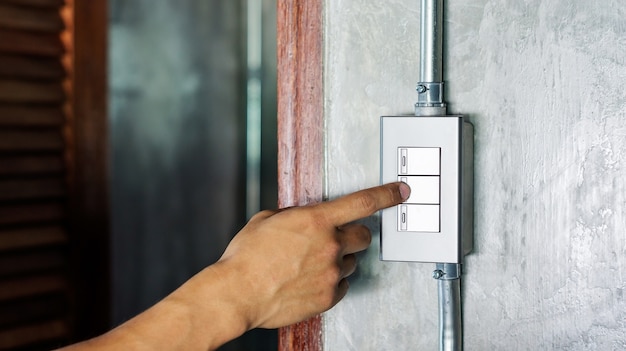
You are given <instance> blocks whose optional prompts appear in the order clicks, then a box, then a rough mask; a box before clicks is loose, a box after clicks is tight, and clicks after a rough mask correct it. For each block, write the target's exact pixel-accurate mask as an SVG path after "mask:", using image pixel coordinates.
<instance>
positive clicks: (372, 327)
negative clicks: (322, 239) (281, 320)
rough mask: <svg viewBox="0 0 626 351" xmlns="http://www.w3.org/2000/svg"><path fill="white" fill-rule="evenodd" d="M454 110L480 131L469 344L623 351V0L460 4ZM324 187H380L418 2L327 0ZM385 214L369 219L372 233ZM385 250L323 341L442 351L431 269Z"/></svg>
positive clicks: (467, 283) (407, 76)
mask: <svg viewBox="0 0 626 351" xmlns="http://www.w3.org/2000/svg"><path fill="white" fill-rule="evenodd" d="M445 16H446V20H445V33H446V41H445V45H444V46H445V52H446V53H445V70H444V76H445V80H446V84H447V89H446V90H447V95H446V96H447V101H448V102H449V107H448V112H449V113H463V114H466V115H468V116H469V117H470V119H471V121H472V122H473V123H474V125H475V130H476V138H475V142H476V155H475V157H476V160H475V169H476V174H475V187H476V188H475V190H476V191H475V192H476V196H475V204H476V219H475V232H476V237H475V251H474V252H473V253H472V254H471V255H470V256H468V257H467V259H466V264H465V267H464V268H465V272H466V274H465V275H464V280H463V303H464V324H465V330H464V333H465V348H466V349H467V350H621V349H625V348H626V302H625V301H624V288H625V286H626V283H625V278H626V277H625V275H626V177H625V175H626V90H625V89H624V82H625V81H626V19H625V18H626V2H623V1H618V0H612V1H602V2H595V1H566V0H558V1H548V0H543V1H541V0H528V1H518V0H491V1H487V0H468V1H461V0H454V1H453V0H450V1H446V12H445ZM325 23H326V28H325V29H326V33H325V38H326V39H325V40H326V44H325V45H326V58H325V67H326V68H325V69H326V72H325V97H326V101H327V106H326V112H325V118H326V124H327V145H326V149H327V165H326V176H325V180H326V188H327V192H328V196H329V197H335V196H338V195H341V194H344V193H347V192H350V191H353V190H356V189H359V188H364V187H368V186H372V185H376V184H377V183H378V177H379V169H378V162H379V155H378V154H379V151H378V148H379V136H378V133H379V116H380V115H397V114H411V113H412V110H413V103H414V102H415V101H416V99H417V97H416V94H415V93H414V90H413V89H414V86H415V83H416V81H417V79H418V64H419V57H418V53H419V1H414V0H389V1H384V2H381V1H374V0H366V1H361V2H359V4H358V6H356V5H355V3H352V2H345V1H331V0H328V1H326V19H325ZM376 221H377V219H376V218H373V219H370V221H369V222H370V224H371V226H372V229H373V232H374V234H375V238H374V242H376V241H377V240H378V238H377V227H378V226H377V223H375V222H376ZM378 249H379V248H378V245H377V244H374V245H372V247H371V248H370V249H369V250H368V252H367V253H366V254H364V255H362V256H361V260H360V268H359V271H358V273H357V275H356V276H355V277H354V279H353V280H352V285H351V287H352V288H351V291H350V292H349V294H348V296H347V297H346V298H345V299H344V301H342V302H341V303H339V305H338V306H337V307H336V308H334V309H333V310H331V311H330V312H328V313H326V314H325V315H324V343H325V349H326V350H359V351H361V350H435V349H437V323H438V321H437V292H436V282H435V281H434V280H433V279H432V278H430V272H431V271H432V270H433V268H434V267H433V265H431V264H419V263H396V262H386V263H382V262H380V261H379V260H378Z"/></svg>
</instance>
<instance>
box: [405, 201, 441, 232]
mask: <svg viewBox="0 0 626 351" xmlns="http://www.w3.org/2000/svg"><path fill="white" fill-rule="evenodd" d="M398 231H401V232H430V233H439V232H440V227H439V205H400V206H398Z"/></svg>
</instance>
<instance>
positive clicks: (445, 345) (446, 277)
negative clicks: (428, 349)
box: [433, 263, 463, 351]
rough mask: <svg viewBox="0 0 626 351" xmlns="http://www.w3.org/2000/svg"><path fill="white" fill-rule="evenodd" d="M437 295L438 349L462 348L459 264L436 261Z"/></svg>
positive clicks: (457, 349) (454, 350) (452, 349)
mask: <svg viewBox="0 0 626 351" xmlns="http://www.w3.org/2000/svg"><path fill="white" fill-rule="evenodd" d="M433 277H434V278H435V279H437V291H438V297H439V350H441V351H461V350H463V324H462V323H463V322H462V321H463V318H462V315H461V265H458V264H450V263H438V264H437V269H436V270H435V271H434V272H433Z"/></svg>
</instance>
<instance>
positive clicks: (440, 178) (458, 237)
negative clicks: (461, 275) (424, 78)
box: [380, 116, 473, 263]
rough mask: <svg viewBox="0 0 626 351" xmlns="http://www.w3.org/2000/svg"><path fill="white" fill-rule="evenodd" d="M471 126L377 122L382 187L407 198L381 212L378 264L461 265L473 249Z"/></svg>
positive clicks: (442, 119) (458, 120)
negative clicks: (392, 186) (395, 188)
mask: <svg viewBox="0 0 626 351" xmlns="http://www.w3.org/2000/svg"><path fill="white" fill-rule="evenodd" d="M472 163H473V127H472V125H471V124H470V123H469V122H466V121H465V118H464V117H463V116H437V117H414V116H398V117H394V116H388V117H387V116H385V117H381V182H382V183H389V182H394V181H402V182H405V183H407V184H408V185H409V186H410V187H411V196H410V197H409V198H408V199H407V200H406V201H405V202H404V203H402V204H400V205H398V206H396V207H393V208H388V209H385V210H383V211H382V212H381V234H380V239H381V259H382V260H391V261H416V262H437V263H461V260H462V257H463V256H464V255H465V254H467V253H468V252H469V251H471V249H472V226H473V206H472V205H473V187H472V185H473V184H472V183H473V175H472V172H473V170H472Z"/></svg>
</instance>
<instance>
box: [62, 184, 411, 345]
mask: <svg viewBox="0 0 626 351" xmlns="http://www.w3.org/2000/svg"><path fill="white" fill-rule="evenodd" d="M409 193H410V189H409V187H408V186H407V185H406V184H404V183H391V184H386V185H382V186H378V187H374V188H370V189H365V190H361V191H358V192H355V193H352V194H349V195H346V196H344V197H342V198H339V199H336V200H333V201H328V202H324V203H320V204H316V205H311V206H304V207H292V208H289V209H283V210H276V211H263V212H259V213H258V214H256V215H255V216H254V217H253V218H252V219H250V221H249V222H248V224H247V225H246V226H245V227H244V228H243V229H242V230H241V231H240V232H239V233H238V234H237V235H236V236H235V237H234V238H233V240H232V241H231V242H230V244H229V245H228V247H227V248H226V251H225V252H224V254H223V255H222V257H221V258H220V259H219V261H217V262H216V263H214V264H213V265H211V266H209V267H206V268H205V269H204V270H202V271H201V272H200V273H198V274H197V275H195V276H194V277H192V278H191V279H189V280H188V281H187V282H186V283H185V284H183V285H182V286H181V287H180V288H178V289H177V290H175V291H174V292H173V293H172V294H170V295H169V296H167V297H166V298H165V299H163V300H162V301H160V302H159V303H157V304H156V305H154V306H153V307H152V308H150V309H148V310H147V311H145V312H143V313H142V314H140V315H138V316H137V317H135V318H133V319H131V320H129V321H128V322H126V323H124V324H122V325H120V326H119V327H117V328H116V329H113V330H112V331H110V332H108V333H106V334H104V335H102V336H100V337H97V338H94V339H91V340H88V341H85V342H82V343H79V344H76V345H72V346H69V347H66V348H64V349H62V350H63V351H81V350H214V349H216V348H217V347H219V346H221V345H223V344H224V343H226V342H228V341H230V340H232V339H234V338H236V337H238V336H240V335H241V334H243V333H244V332H246V331H248V330H250V329H253V328H277V327H282V326H286V325H290V324H293V323H296V322H299V321H302V320H304V319H307V318H309V317H311V316H314V315H316V314H318V313H321V312H324V311H326V310H328V309H330V308H331V307H333V306H334V305H335V304H337V302H339V301H340V300H341V299H342V298H343V297H344V296H345V295H346V293H347V291H348V281H347V280H346V277H348V276H349V275H350V274H352V273H353V272H354V271H355V269H356V257H355V253H356V252H359V251H362V250H365V249H366V248H367V247H368V246H369V244H370V242H371V234H370V231H369V230H368V229H367V227H365V226H363V225H361V224H354V223H352V222H353V221H355V220H358V219H361V218H365V217H368V216H370V215H372V214H374V213H375V212H377V211H379V210H381V209H383V208H387V207H390V206H394V205H397V204H399V203H401V202H402V201H404V200H406V199H407V198H408V196H409Z"/></svg>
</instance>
